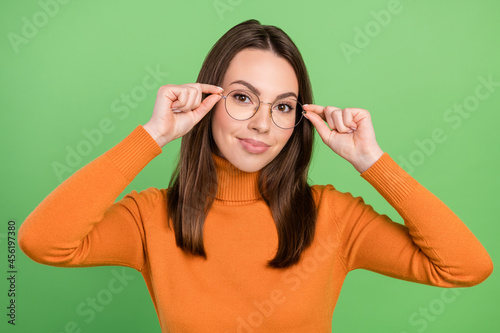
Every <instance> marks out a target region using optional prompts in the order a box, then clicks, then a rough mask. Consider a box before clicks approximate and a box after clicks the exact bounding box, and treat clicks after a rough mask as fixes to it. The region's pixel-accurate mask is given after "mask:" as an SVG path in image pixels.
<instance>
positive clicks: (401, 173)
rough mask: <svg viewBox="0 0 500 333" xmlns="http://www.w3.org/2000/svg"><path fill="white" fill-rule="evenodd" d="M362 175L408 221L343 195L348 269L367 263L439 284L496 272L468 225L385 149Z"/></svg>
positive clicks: (468, 281)
mask: <svg viewBox="0 0 500 333" xmlns="http://www.w3.org/2000/svg"><path fill="white" fill-rule="evenodd" d="M361 176H362V177H363V178H364V179H366V180H367V181H368V182H369V183H370V184H372V185H373V186H374V187H375V189H377V191H378V192H379V193H380V194H381V195H382V196H383V197H384V198H385V199H386V200H387V201H388V202H389V203H390V204H391V205H392V206H393V207H394V208H395V209H396V211H397V212H398V213H399V214H400V215H401V217H402V218H403V220H404V225H402V224H399V223H396V222H393V221H392V220H391V219H390V218H389V217H388V216H387V215H380V214H378V213H376V212H375V211H374V210H373V208H372V207H371V206H370V205H366V204H365V203H364V202H363V199H361V198H360V197H356V198H353V197H352V195H351V194H350V193H342V194H339V195H340V197H341V198H339V199H338V200H337V202H338V204H337V207H336V208H337V209H336V210H334V211H335V214H334V215H335V216H334V218H336V219H337V221H339V225H340V226H341V227H342V228H343V230H342V246H341V248H342V250H341V252H342V257H343V258H344V262H345V264H346V269H347V270H348V271H351V270H354V269H357V268H364V269H367V270H370V271H374V272H378V273H381V274H384V275H388V276H391V277H394V278H398V279H403V280H407V281H412V282H418V283H423V284H429V285H435V286H440V287H466V286H473V285H476V284H479V283H481V282H482V281H484V280H485V279H486V278H487V277H488V276H489V275H490V274H491V273H492V270H493V263H492V261H491V258H490V256H489V255H488V253H487V252H486V250H485V248H484V247H483V246H482V245H481V243H480V242H479V241H478V239H477V238H476V237H475V236H474V235H473V234H472V232H471V231H470V230H469V229H468V228H467V226H466V225H465V224H464V223H463V222H462V221H461V220H460V219H459V218H458V216H456V215H455V214H454V213H453V212H452V211H451V210H450V208H449V207H448V206H446V205H445V204H444V203H443V202H442V201H441V200H439V199H438V198H437V197H436V196H435V195H434V194H432V193H431V192H430V191H429V190H427V189H426V188H425V187H424V186H422V185H421V184H420V183H418V182H417V181H416V180H415V179H414V178H412V177H411V176H410V175H409V174H408V173H407V172H406V171H405V170H404V169H402V168H401V167H400V166H399V165H398V164H397V163H396V162H395V161H394V160H393V159H392V158H391V157H390V156H389V155H388V154H387V153H384V155H383V156H382V157H381V158H380V159H379V160H378V161H377V162H375V164H373V165H372V166H371V167H370V168H369V169H368V170H366V171H365V172H363V173H361ZM338 193H340V192H338ZM340 202H342V204H340Z"/></svg>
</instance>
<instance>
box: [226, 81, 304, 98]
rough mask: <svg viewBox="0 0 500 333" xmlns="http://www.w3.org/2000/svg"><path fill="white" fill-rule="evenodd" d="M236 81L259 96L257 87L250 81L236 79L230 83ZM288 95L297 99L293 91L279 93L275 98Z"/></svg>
mask: <svg viewBox="0 0 500 333" xmlns="http://www.w3.org/2000/svg"><path fill="white" fill-rule="evenodd" d="M236 83H239V84H242V85H244V86H246V87H247V88H248V89H250V90H251V91H253V92H254V93H255V94H257V95H259V96H260V91H259V89H257V88H255V87H254V86H253V85H252V84H251V83H249V82H247V81H245V80H236V81H233V82H231V84H236ZM231 84H230V85H231ZM290 96H293V97H295V98H296V99H298V97H297V95H296V94H295V93H294V92H286V93H283V94H280V95H278V96H276V99H281V98H285V97H290Z"/></svg>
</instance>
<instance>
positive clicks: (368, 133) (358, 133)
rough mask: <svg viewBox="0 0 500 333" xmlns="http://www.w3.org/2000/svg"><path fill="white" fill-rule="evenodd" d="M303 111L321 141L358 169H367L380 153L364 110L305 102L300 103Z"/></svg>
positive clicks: (381, 153)
mask: <svg viewBox="0 0 500 333" xmlns="http://www.w3.org/2000/svg"><path fill="white" fill-rule="evenodd" d="M304 111H306V114H305V117H306V118H307V119H309V121H310V122H311V123H312V124H313V125H314V127H315V128H316V130H317V131H318V133H319V136H320V137H321V139H322V140H323V142H324V143H325V144H326V145H327V146H328V147H330V148H331V149H332V150H333V151H334V152H335V153H337V154H338V155H340V156H341V157H342V158H344V159H346V160H347V161H348V162H349V163H351V164H352V165H353V166H354V168H355V169H356V170H358V171H359V172H360V173H362V172H364V171H366V170H368V168H369V167H370V166H372V165H373V163H375V162H376V161H377V160H378V159H379V158H380V157H381V156H382V155H383V154H384V152H383V151H382V149H380V147H379V145H378V144H377V141H376V139H375V131H374V130H373V125H372V120H371V116H370V113H369V112H368V111H367V110H365V109H359V108H345V109H340V108H337V107H334V106H326V107H324V106H320V105H315V104H308V105H304ZM324 121H326V122H327V123H328V126H330V128H328V126H327V125H326V124H325V123H324Z"/></svg>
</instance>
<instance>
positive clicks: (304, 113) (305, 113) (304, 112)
mask: <svg viewBox="0 0 500 333" xmlns="http://www.w3.org/2000/svg"><path fill="white" fill-rule="evenodd" d="M302 114H303V115H304V117H306V118H307V119H309V118H308V117H307V112H306V111H302Z"/></svg>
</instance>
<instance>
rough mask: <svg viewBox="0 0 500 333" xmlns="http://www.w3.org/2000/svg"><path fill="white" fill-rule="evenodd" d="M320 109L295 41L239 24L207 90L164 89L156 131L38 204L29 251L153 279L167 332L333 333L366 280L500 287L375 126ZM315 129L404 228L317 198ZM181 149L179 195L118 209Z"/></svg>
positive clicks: (206, 72) (132, 201)
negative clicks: (346, 288) (357, 282)
mask: <svg viewBox="0 0 500 333" xmlns="http://www.w3.org/2000/svg"><path fill="white" fill-rule="evenodd" d="M219 86H220V88H219ZM312 102H313V98H312V91H311V85H310V82H309V77H308V74H307V71H306V67H305V65H304V62H303V60H302V57H301V55H300V53H299V51H298V50H297V48H296V46H295V45H294V43H293V42H292V40H291V39H290V38H289V37H288V36H287V35H286V34H285V33H284V32H283V31H282V30H281V29H279V28H277V27H274V26H266V25H261V24H260V23H259V22H258V21H256V20H249V21H246V22H243V23H241V24H239V25H237V26H235V27H233V28H232V29H230V30H229V31H228V32H227V33H226V34H225V35H224V36H222V38H221V39H220V40H219V41H218V42H217V43H216V44H215V45H214V46H213V48H212V49H211V50H210V52H209V54H208V55H207V57H206V59H205V61H204V63H203V66H202V68H201V71H200V74H199V77H198V79H197V83H193V84H184V85H165V86H162V87H160V89H159V91H158V95H157V99H156V103H155V105H154V110H153V114H152V117H151V119H150V120H149V121H148V122H147V123H146V124H144V125H138V126H137V127H136V128H135V129H134V130H133V131H132V132H131V133H130V134H129V135H128V136H127V137H125V138H124V139H123V140H122V141H121V142H119V143H118V144H117V145H116V146H114V147H113V148H111V149H110V150H108V151H107V152H105V153H104V154H103V155H101V156H99V157H98V158H97V159H95V160H94V161H92V162H91V163H89V164H88V165H86V166H85V167H83V168H82V169H80V170H79V171H77V172H76V173H75V174H74V175H72V176H71V177H70V178H68V179H67V180H66V181H65V182H63V183H62V184H61V185H60V186H58V187H57V188H56V189H55V190H54V191H53V192H52V193H51V194H50V195H49V196H48V197H47V198H45V199H44V200H43V201H42V202H41V204H40V205H39V206H38V207H36V209H35V210H34V211H33V212H32V213H31V214H30V215H29V216H28V217H27V219H26V221H25V222H24V224H23V225H22V226H21V228H20V231H19V236H20V239H19V241H20V246H21V249H22V250H23V251H24V253H26V255H28V256H29V257H30V258H32V259H33V260H35V261H37V262H39V263H43V264H47V265H53V266H65V267H84V266H98V265H121V266H128V267H132V268H134V269H136V270H138V271H139V272H141V274H142V275H143V277H144V280H145V282H146V284H147V287H148V289H149V291H150V294H151V297H152V300H153V303H154V306H155V308H156V312H157V315H158V317H159V321H160V324H161V328H162V331H164V332H330V331H331V320H332V314H333V311H334V308H335V304H336V301H337V299H338V296H339V293H340V290H341V287H342V283H343V281H344V279H345V277H346V275H347V273H349V272H350V271H352V270H354V269H358V268H363V269H367V270H371V271H374V272H378V273H380V274H384V275H387V276H390V277H393V278H398V279H402V280H406V281H411V282H417V283H422V284H428V285H434V286H439V287H445V288H452V287H466V286H473V285H476V284H478V283H481V282H482V281H484V280H485V279H486V278H487V277H488V276H489V275H490V274H491V272H492V269H493V265H492V262H491V259H490V257H489V255H488V253H487V252H486V251H485V249H484V248H483V246H482V245H481V243H480V242H479V241H478V240H477V239H476V237H475V236H474V235H473V234H472V233H471V232H470V230H469V229H468V228H467V227H466V225H465V224H464V223H463V222H462V221H461V220H460V219H459V218H458V217H457V216H456V215H455V214H454V213H453V212H452V211H451V210H450V209H449V208H448V207H447V206H446V205H445V204H444V203H443V202H441V201H440V200H439V199H438V198H437V197H435V196H434V195H433V194H432V193H430V192H429V191H428V190H427V189H426V188H424V187H423V186H422V185H421V184H419V183H418V182H417V181H416V180H415V179H414V178H412V177H411V176H410V175H409V174H407V173H406V172H405V171H404V170H403V169H402V168H401V167H400V166H398V165H397V164H396V163H395V162H394V160H393V159H392V158H391V157H390V156H389V155H388V154H387V153H386V152H384V151H383V150H382V149H381V148H380V147H379V146H378V144H377V142H376V140H375V134H374V130H373V126H372V122H371V118H370V113H369V112H368V111H367V110H364V109H359V108H344V109H340V108H337V107H333V106H326V107H324V106H321V105H314V104H312ZM325 121H326V123H325ZM315 129H316V130H317V132H318V133H319V135H320V137H321V139H322V141H323V142H324V143H325V144H326V145H328V147H330V148H331V149H332V150H333V152H334V153H336V154H338V155H340V156H342V157H343V158H344V159H346V160H347V161H349V162H350V163H351V164H352V165H353V167H354V168H355V170H357V172H359V173H360V175H361V176H362V177H363V178H364V179H366V180H367V181H368V182H369V183H370V184H371V185H372V186H374V187H375V188H376V189H377V190H378V191H379V192H380V194H381V195H382V196H383V197H384V198H385V199H386V200H387V201H388V202H389V203H390V204H391V205H392V206H393V207H394V208H395V209H396V210H397V211H398V213H399V214H400V215H401V217H402V218H403V220H404V225H403V224H399V223H396V222H393V221H392V220H391V219H390V218H389V217H388V216H387V215H380V214H378V213H377V212H375V211H374V210H373V208H372V207H371V206H370V205H367V204H365V203H364V201H363V199H362V198H360V197H353V196H352V195H351V194H350V193H349V192H347V193H343V192H340V191H338V190H336V189H335V187H334V186H332V185H314V186H309V185H308V183H307V178H308V177H307V174H308V167H309V163H310V159H311V152H312V147H313V138H314V130H315ZM181 137H182V145H181V151H180V158H179V163H178V165H177V169H176V171H175V172H174V175H173V177H172V178H171V181H170V184H169V187H168V189H157V188H153V187H151V188H148V189H146V190H144V191H141V192H137V191H132V192H131V193H129V194H127V195H126V196H125V197H124V198H123V199H122V200H120V201H118V202H114V201H115V200H116V198H117V197H118V196H119V195H120V193H122V191H123V190H124V189H125V188H126V187H127V185H128V184H129V183H130V182H131V181H132V180H133V179H134V177H135V176H136V175H137V174H138V173H139V172H140V171H141V170H142V169H143V168H144V167H145V166H146V165H147V164H148V163H149V162H150V161H151V160H152V159H153V158H155V157H156V156H157V155H159V154H160V153H161V152H162V147H164V146H165V145H167V144H168V143H169V142H171V141H173V140H175V139H177V138H181ZM335 177H338V175H334V174H332V180H334V179H335Z"/></svg>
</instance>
